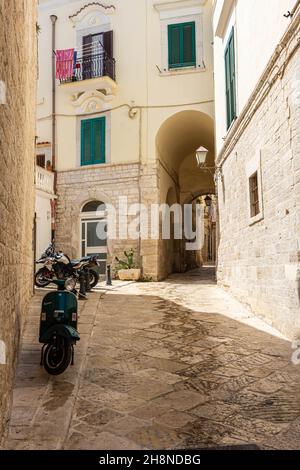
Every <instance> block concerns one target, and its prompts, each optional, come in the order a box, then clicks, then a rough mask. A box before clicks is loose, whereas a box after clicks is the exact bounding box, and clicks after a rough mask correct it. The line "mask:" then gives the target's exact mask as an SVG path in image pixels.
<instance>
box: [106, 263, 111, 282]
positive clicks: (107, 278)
mask: <svg viewBox="0 0 300 470" xmlns="http://www.w3.org/2000/svg"><path fill="white" fill-rule="evenodd" d="M106 285H107V286H112V282H111V266H110V264H108V265H107V266H106Z"/></svg>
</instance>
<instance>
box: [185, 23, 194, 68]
mask: <svg viewBox="0 0 300 470" xmlns="http://www.w3.org/2000/svg"><path fill="white" fill-rule="evenodd" d="M182 35H183V58H182V59H183V63H185V64H195V65H196V49H195V46H196V45H195V23H188V24H186V25H184V26H183V28H182Z"/></svg>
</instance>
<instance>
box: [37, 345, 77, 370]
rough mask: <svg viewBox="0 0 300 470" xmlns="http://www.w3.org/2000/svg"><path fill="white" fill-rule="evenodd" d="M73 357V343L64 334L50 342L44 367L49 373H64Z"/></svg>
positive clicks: (46, 350)
mask: <svg viewBox="0 0 300 470" xmlns="http://www.w3.org/2000/svg"><path fill="white" fill-rule="evenodd" d="M71 358H72V345H71V343H70V341H68V340H67V339H66V338H65V337H63V336H57V337H56V340H54V341H53V342H52V343H50V344H48V345H47V347H46V349H45V352H44V361H43V362H44V368H45V370H46V372H48V374H51V375H59V374H62V373H63V372H64V371H65V370H66V369H67V368H68V367H69V365H70V362H71Z"/></svg>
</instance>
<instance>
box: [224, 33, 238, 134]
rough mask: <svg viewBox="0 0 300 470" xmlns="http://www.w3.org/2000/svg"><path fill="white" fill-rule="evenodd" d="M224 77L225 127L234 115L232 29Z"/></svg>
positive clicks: (234, 92)
mask: <svg viewBox="0 0 300 470" xmlns="http://www.w3.org/2000/svg"><path fill="white" fill-rule="evenodd" d="M225 79H226V111H227V129H228V128H229V127H230V125H231V123H232V121H233V120H234V119H235V117H236V83H235V50H234V29H232V33H231V36H230V38H229V40H228V44H227V47H226V49H225Z"/></svg>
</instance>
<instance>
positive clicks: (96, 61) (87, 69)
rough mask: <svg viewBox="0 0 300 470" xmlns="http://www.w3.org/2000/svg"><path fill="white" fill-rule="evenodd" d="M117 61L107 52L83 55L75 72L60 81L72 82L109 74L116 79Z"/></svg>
mask: <svg viewBox="0 0 300 470" xmlns="http://www.w3.org/2000/svg"><path fill="white" fill-rule="evenodd" d="M115 70H116V61H115V59H112V58H111V57H108V55H107V54H105V53H102V54H96V55H89V56H86V57H81V58H79V59H77V60H76V65H75V66H74V73H73V75H72V76H71V77H69V78H66V79H64V80H60V83H62V84H63V83H72V82H79V81H82V80H88V79H90V78H97V77H105V76H108V77H110V78H111V79H112V80H114V81H115V80H116V73H115Z"/></svg>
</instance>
